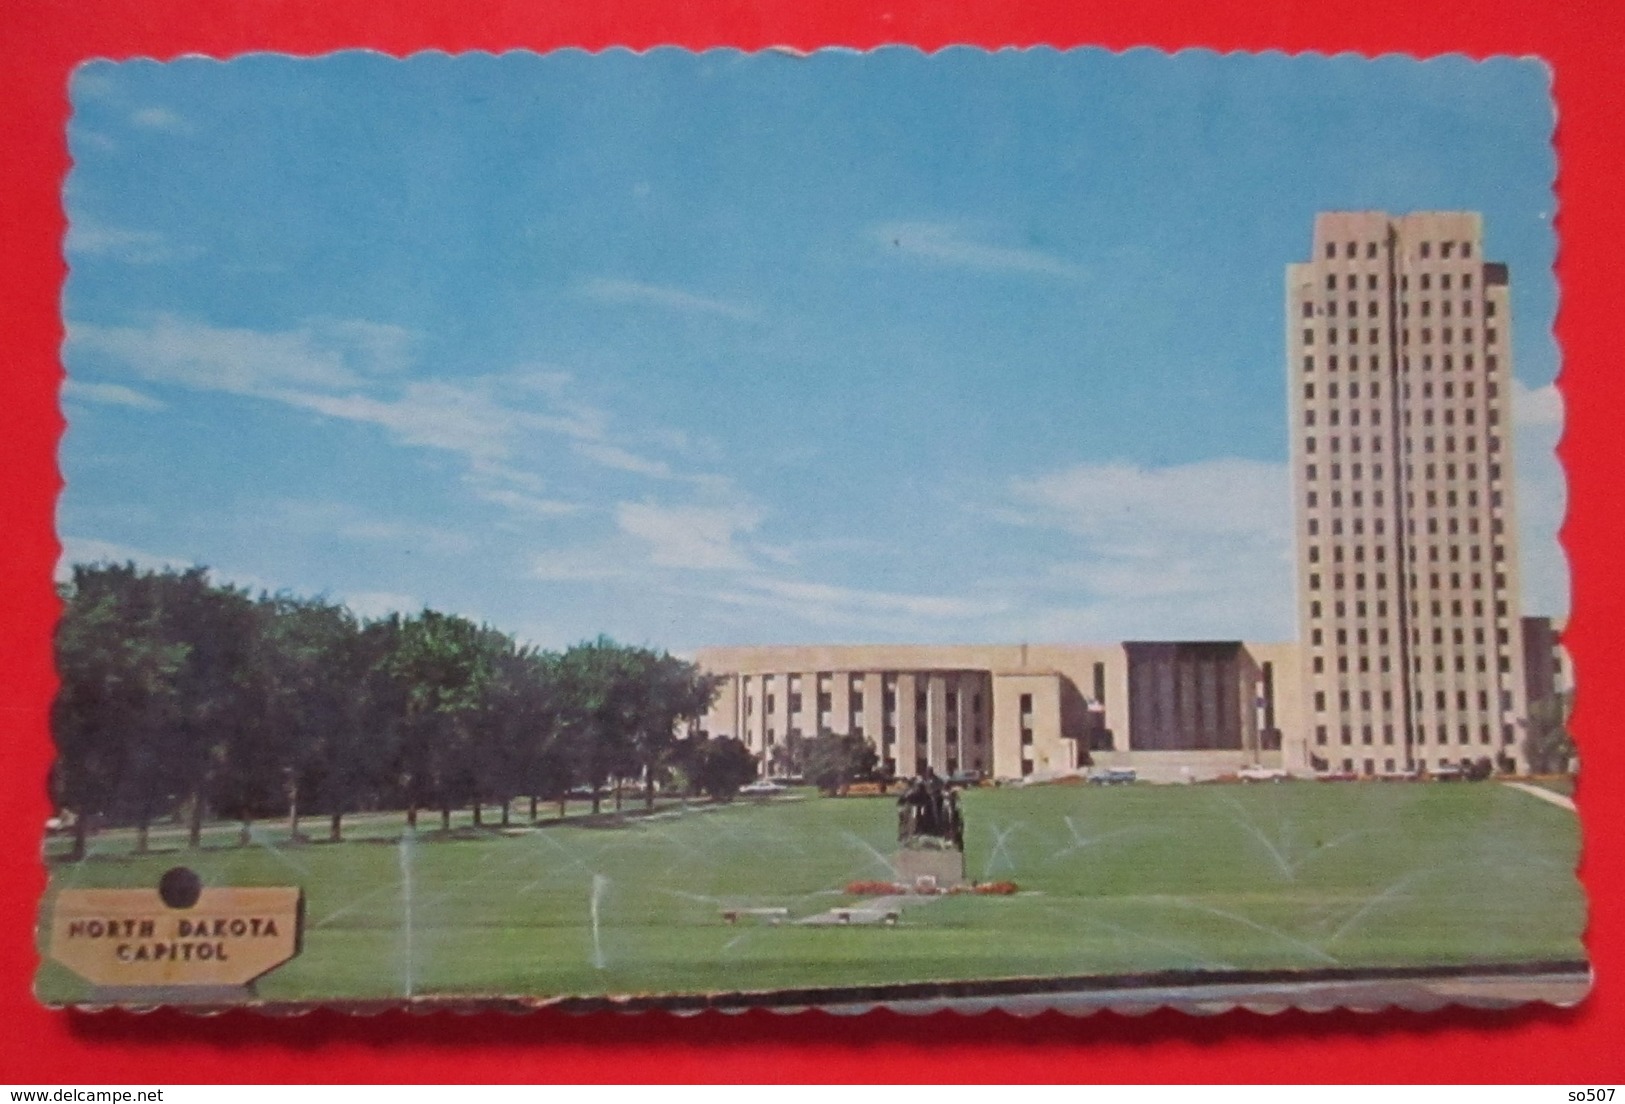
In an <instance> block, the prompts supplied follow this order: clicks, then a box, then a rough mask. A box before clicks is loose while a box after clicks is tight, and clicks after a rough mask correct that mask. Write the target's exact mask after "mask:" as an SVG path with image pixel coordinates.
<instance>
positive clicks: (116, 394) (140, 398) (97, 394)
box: [62, 379, 164, 410]
mask: <svg viewBox="0 0 1625 1104" xmlns="http://www.w3.org/2000/svg"><path fill="white" fill-rule="evenodd" d="M62 397H63V398H64V399H67V400H69V401H70V402H87V403H101V404H104V405H108V406H128V407H132V408H134V409H136V410H163V409H164V404H163V403H161V402H159V401H158V400H157V399H155V398H153V397H152V396H151V395H144V394H142V393H141V392H140V391H137V390H135V389H134V388H131V387H124V386H122V385H121V384H117V383H84V382H82V381H80V380H71V379H70V380H65V381H63V384H62Z"/></svg>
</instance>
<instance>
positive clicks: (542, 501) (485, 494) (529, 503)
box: [473, 486, 581, 518]
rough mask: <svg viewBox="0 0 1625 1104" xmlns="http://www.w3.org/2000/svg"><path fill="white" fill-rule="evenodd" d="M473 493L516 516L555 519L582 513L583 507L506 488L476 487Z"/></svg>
mask: <svg viewBox="0 0 1625 1104" xmlns="http://www.w3.org/2000/svg"><path fill="white" fill-rule="evenodd" d="M473 491H474V496H475V497H476V498H479V499H482V500H484V501H486V502H491V503H495V504H496V505H498V506H502V507H505V508H506V509H509V510H512V511H513V512H514V513H516V514H529V515H531V516H532V517H540V518H555V517H563V516H565V515H567V514H575V513H579V512H580V511H581V506H580V505H579V504H577V503H574V502H565V501H563V500H561V499H556V498H539V497H537V496H536V495H532V494H525V493H524V492H523V491H515V490H509V489H507V488H505V487H479V486H476V487H474V488H473Z"/></svg>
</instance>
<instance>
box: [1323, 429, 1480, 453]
mask: <svg viewBox="0 0 1625 1104" xmlns="http://www.w3.org/2000/svg"><path fill="white" fill-rule="evenodd" d="M1316 440H1317V438H1315V437H1305V438H1304V439H1303V451H1304V452H1314V451H1315V449H1316V447H1317V446H1316V444H1315V442H1316ZM1361 440H1362V438H1360V437H1358V436H1350V437H1349V438H1348V443H1349V451H1350V452H1359V451H1360V442H1361ZM1421 441H1422V451H1423V452H1434V451H1436V450H1435V448H1434V445H1435V443H1438V444H1442V446H1443V448H1442V450H1440V451H1444V452H1455V451H1456V438H1455V437H1454V436H1453V435H1451V434H1448V433H1447V434H1445V435H1444V437H1443V438H1441V439H1439V441H1438V442H1435V439H1434V437H1433V435H1432V434H1428V435H1427V436H1426V437H1423V438H1421ZM1484 444H1485V446H1486V447H1487V448H1488V449H1489V450H1490V451H1491V452H1500V451H1501V439H1500V438H1499V437H1497V436H1496V435H1495V434H1493V433H1492V434H1489V435H1488V436H1487V437H1485V439H1484ZM1414 445H1415V440H1414V439H1410V438H1407V439H1406V441H1405V451H1406V452H1407V453H1408V452H1410V451H1411V449H1412V448H1413V447H1414ZM1326 446H1327V448H1329V449H1330V450H1331V451H1332V452H1341V451H1342V450H1343V438H1342V437H1340V436H1338V435H1337V434H1335V433H1334V434H1332V435H1331V436H1330V437H1327V438H1326ZM1477 448H1478V438H1477V437H1475V436H1472V435H1468V436H1466V437H1464V438H1462V441H1461V451H1462V452H1473V451H1475V450H1476V449H1477ZM1371 451H1372V452H1381V451H1382V436H1381V435H1380V434H1379V435H1377V436H1375V437H1372V438H1371Z"/></svg>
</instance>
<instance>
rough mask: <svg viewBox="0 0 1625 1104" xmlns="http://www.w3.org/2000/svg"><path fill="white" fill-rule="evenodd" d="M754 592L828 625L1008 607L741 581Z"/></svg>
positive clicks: (965, 600) (995, 610) (973, 600)
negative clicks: (862, 619)
mask: <svg viewBox="0 0 1625 1104" xmlns="http://www.w3.org/2000/svg"><path fill="white" fill-rule="evenodd" d="M745 585H746V586H748V587H751V588H752V589H754V590H757V591H759V592H761V593H762V594H765V595H768V596H769V597H771V598H775V599H780V600H781V601H780V603H779V607H780V608H781V609H784V610H787V611H793V612H794V613H796V614H797V615H798V616H800V617H802V618H803V619H805V620H809V621H819V622H824V623H828V622H830V621H841V620H851V619H853V618H871V617H897V616H902V617H917V618H926V619H930V620H941V619H945V618H959V617H987V616H990V615H993V614H997V613H1001V612H1004V611H1005V610H1006V609H1007V608H1008V606H1007V604H1006V603H1005V602H1003V601H999V600H996V599H983V598H968V597H952V596H944V595H935V594H906V593H898V592H894V591H883V590H866V589H862V588H857V587H842V586H831V585H829V584H826V583H804V582H794V581H790V580H784V579H773V578H768V577H765V576H760V577H756V578H752V579H747V580H745Z"/></svg>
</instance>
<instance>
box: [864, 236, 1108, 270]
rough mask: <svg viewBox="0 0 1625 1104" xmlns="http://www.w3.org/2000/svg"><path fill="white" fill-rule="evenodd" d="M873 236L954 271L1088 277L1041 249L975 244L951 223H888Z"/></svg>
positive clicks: (1069, 263)
mask: <svg viewBox="0 0 1625 1104" xmlns="http://www.w3.org/2000/svg"><path fill="white" fill-rule="evenodd" d="M870 236H871V237H872V238H873V239H874V240H875V241H877V242H879V243H880V244H881V245H883V246H885V247H886V248H888V249H890V250H892V251H894V252H897V253H901V254H904V255H906V256H910V257H919V258H922V259H924V260H927V261H932V262H935V263H937V264H944V265H949V266H951V267H955V268H975V269H983V270H986V271H994V272H1020V273H1027V274H1030V275H1034V276H1053V277H1058V278H1061V279H1068V280H1076V279H1081V278H1083V277H1085V276H1087V275H1088V273H1087V271H1086V270H1085V269H1084V268H1082V267H1081V266H1079V265H1076V264H1074V263H1072V262H1071V261H1067V260H1064V259H1063V258H1060V257H1057V256H1054V255H1053V254H1050V253H1045V252H1043V251H1042V250H1038V249H1029V248H1024V247H1019V246H1007V245H994V244H990V243H987V242H981V241H976V240H974V239H972V238H969V237H966V236H964V231H963V229H962V228H961V227H959V226H957V225H954V224H952V223H943V222H889V223H883V224H881V225H879V226H876V227H873V228H872V229H871V230H870Z"/></svg>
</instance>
